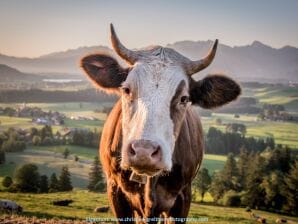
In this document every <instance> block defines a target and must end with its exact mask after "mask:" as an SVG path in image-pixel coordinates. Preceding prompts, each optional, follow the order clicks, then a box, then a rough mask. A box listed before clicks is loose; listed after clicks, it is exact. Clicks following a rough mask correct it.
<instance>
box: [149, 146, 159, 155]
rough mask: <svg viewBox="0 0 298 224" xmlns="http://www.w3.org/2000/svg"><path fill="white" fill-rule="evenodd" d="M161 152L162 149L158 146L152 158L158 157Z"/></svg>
mask: <svg viewBox="0 0 298 224" xmlns="http://www.w3.org/2000/svg"><path fill="white" fill-rule="evenodd" d="M159 152H160V147H159V146H158V147H157V148H156V150H155V151H154V152H153V153H152V154H151V157H156V156H158V154H159Z"/></svg>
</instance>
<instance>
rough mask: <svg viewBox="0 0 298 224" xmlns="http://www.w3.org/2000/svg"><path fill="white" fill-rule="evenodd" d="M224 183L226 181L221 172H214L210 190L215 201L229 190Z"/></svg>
mask: <svg viewBox="0 0 298 224" xmlns="http://www.w3.org/2000/svg"><path fill="white" fill-rule="evenodd" d="M224 184H225V183H224V181H223V179H222V176H221V172H215V173H213V176H212V182H211V185H210V189H209V190H210V193H211V195H212V197H213V199H214V201H215V202H218V201H219V199H221V198H222V197H223V195H224V193H225V191H226V190H227V189H226V188H225V186H224Z"/></svg>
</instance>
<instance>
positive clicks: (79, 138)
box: [70, 129, 100, 148]
mask: <svg viewBox="0 0 298 224" xmlns="http://www.w3.org/2000/svg"><path fill="white" fill-rule="evenodd" d="M99 141H100V133H99V132H98V131H97V129H94V130H93V131H92V130H74V131H73V134H72V136H71V139H70V144H72V145H79V146H86V147H91V148H98V145H99Z"/></svg>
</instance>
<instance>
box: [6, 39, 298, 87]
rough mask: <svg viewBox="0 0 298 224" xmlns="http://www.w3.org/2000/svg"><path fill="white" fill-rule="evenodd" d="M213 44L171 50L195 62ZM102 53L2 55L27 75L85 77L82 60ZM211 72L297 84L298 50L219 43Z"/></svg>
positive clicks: (84, 49)
mask: <svg viewBox="0 0 298 224" xmlns="http://www.w3.org/2000/svg"><path fill="white" fill-rule="evenodd" d="M211 45H212V41H180V42H176V43H173V44H168V45H167V47H170V48H174V49H176V50H177V51H179V52H180V53H182V54H184V55H185V56H187V57H189V58H191V59H199V58H200V57H202V56H204V55H205V54H206V53H207V51H208V49H209V48H210V46H211ZM99 51H104V52H109V53H112V51H111V49H110V48H108V47H106V46H91V47H79V48H77V49H71V50H67V51H63V52H54V53H51V54H48V55H43V56H40V57H38V58H17V57H11V56H6V55H3V54H0V63H2V64H6V65H8V66H12V67H15V68H17V69H19V70H21V71H23V72H30V73H32V72H34V73H71V74H78V75H79V74H82V71H81V70H80V68H79V60H80V58H81V57H82V56H84V55H86V54H89V53H93V52H99ZM112 54H113V53H112ZM208 72H224V73H226V74H229V75H230V76H232V77H234V78H236V79H237V80H240V81H261V82H273V83H276V82H288V81H290V80H291V81H296V82H297V81H298V48H295V47H291V46H285V47H283V48H279V49H276V48H272V47H270V46H268V45H265V44H263V43H261V42H259V41H254V42H253V43H252V44H250V45H246V46H234V47H231V46H227V45H224V44H219V47H218V53H217V57H216V58H215V61H214V63H213V64H212V65H211V66H210V67H209V68H208V69H207V70H206V71H204V74H206V73H208ZM81 76H82V75H81Z"/></svg>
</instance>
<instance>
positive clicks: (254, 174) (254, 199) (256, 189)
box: [243, 153, 265, 208]
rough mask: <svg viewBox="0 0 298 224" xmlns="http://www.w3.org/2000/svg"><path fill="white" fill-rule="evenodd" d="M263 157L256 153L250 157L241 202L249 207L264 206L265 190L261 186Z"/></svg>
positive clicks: (263, 171)
mask: <svg viewBox="0 0 298 224" xmlns="http://www.w3.org/2000/svg"><path fill="white" fill-rule="evenodd" d="M264 163H265V161H264V158H263V157H261V156H260V154H259V153H256V154H255V155H254V156H252V157H251V161H250V166H249V168H248V170H249V171H248V175H247V179H246V194H245V195H244V196H243V202H244V203H245V204H246V205H248V206H249V207H251V208H258V207H261V206H264V205H265V203H264V199H265V190H264V188H263V187H262V186H261V183H262V182H263V178H264V176H265V167H264Z"/></svg>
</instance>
